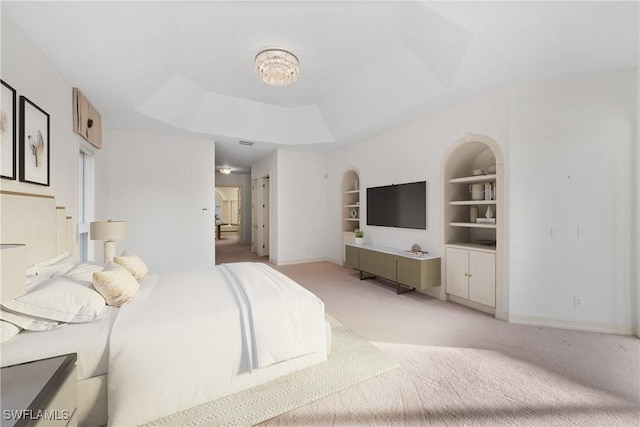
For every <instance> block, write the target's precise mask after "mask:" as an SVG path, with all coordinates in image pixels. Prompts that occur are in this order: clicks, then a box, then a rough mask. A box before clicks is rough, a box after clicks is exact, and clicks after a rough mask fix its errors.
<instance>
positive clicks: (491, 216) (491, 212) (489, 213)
mask: <svg viewBox="0 0 640 427" xmlns="http://www.w3.org/2000/svg"><path fill="white" fill-rule="evenodd" d="M484 217H485V218H493V210H492V209H491V206H487V213H486V214H485V215H484Z"/></svg>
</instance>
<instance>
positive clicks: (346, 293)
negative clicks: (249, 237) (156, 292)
mask: <svg viewBox="0 0 640 427" xmlns="http://www.w3.org/2000/svg"><path fill="white" fill-rule="evenodd" d="M216 251H217V256H218V257H219V259H224V262H232V261H234V260H237V261H241V260H255V256H253V257H254V258H252V255H251V254H250V252H249V250H248V248H246V247H245V248H243V247H241V246H239V245H235V246H234V245H233V242H228V243H226V245H224V244H223V245H221V246H220V247H218V245H216ZM277 269H278V270H280V271H282V272H283V273H285V274H287V275H288V276H290V277H292V278H293V279H294V280H296V281H297V282H298V283H300V284H301V285H303V286H304V287H306V288H307V289H309V290H311V291H312V292H314V293H315V294H316V295H318V296H319V297H320V298H321V299H322V300H323V301H324V302H325V307H326V310H327V312H328V313H330V314H331V315H333V316H334V317H335V318H336V319H338V320H339V321H340V322H342V323H343V324H344V325H346V326H347V327H349V328H350V329H352V330H354V331H355V332H356V333H357V334H358V335H360V336H361V337H363V338H364V339H366V340H369V341H370V342H372V343H373V344H374V345H376V346H377V347H378V348H379V349H381V350H382V351H384V352H385V353H387V354H389V355H390V356H392V357H394V358H395V359H396V360H397V361H398V362H399V363H400V366H401V367H400V368H399V369H396V370H394V371H392V372H390V373H388V374H385V375H382V376H380V377H377V378H374V379H371V380H369V381H367V382H365V383H362V384H358V385H356V386H353V387H350V388H349V389H346V390H344V391H342V392H339V393H336V394H333V395H331V396H328V397H326V398H324V399H320V400H318V401H315V402H313V403H310V404H309V405H306V406H303V407H300V408H298V409H295V410H293V411H290V412H288V413H286V414H283V415H281V416H279V417H277V418H274V419H271V420H268V421H266V422H264V423H263V425H265V426H311V425H313V426H342V425H374V426H404V425H438V426H457V425H470V426H475V425H479V426H483V425H487V426H489V425H491V426H493V425H518V426H565V425H567V426H571V425H573V426H634V427H637V426H640V340H638V339H637V338H634V337H628V336H618V335H609V334H600V333H591V332H581V331H571V330H564V329H554V328H544V327H536V326H525V325H516V324H511V323H507V322H503V321H499V320H496V319H494V318H493V317H492V316H489V315H486V314H484V313H480V312H477V311H475V310H471V309H468V308H466V307H463V306H460V305H457V304H454V303H451V302H445V301H440V300H437V299H434V298H430V297H428V296H426V295H423V294H420V293H417V292H412V293H409V294H405V295H400V296H398V295H396V294H395V292H394V291H393V287H391V286H390V285H388V284H386V283H384V282H378V281H371V280H366V281H360V280H359V279H358V275H357V274H356V273H355V272H354V271H353V270H351V269H349V268H345V267H341V266H338V265H335V264H332V263H327V262H320V263H312V264H301V265H290V266H282V267H277Z"/></svg>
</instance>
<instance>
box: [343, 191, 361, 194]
mask: <svg viewBox="0 0 640 427" xmlns="http://www.w3.org/2000/svg"><path fill="white" fill-rule="evenodd" d="M359 192H360V190H347V191H345V193H347V194H355V193H359Z"/></svg>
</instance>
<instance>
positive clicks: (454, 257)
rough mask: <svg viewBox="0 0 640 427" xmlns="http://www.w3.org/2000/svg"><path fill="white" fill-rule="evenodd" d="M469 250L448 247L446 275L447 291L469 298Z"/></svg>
mask: <svg viewBox="0 0 640 427" xmlns="http://www.w3.org/2000/svg"><path fill="white" fill-rule="evenodd" d="M468 258H469V251H466V250H464V249H457V248H447V260H446V267H445V268H446V270H445V271H446V275H447V284H446V288H447V293H448V294H451V295H455V296H457V297H461V298H469V280H468V264H469V263H468Z"/></svg>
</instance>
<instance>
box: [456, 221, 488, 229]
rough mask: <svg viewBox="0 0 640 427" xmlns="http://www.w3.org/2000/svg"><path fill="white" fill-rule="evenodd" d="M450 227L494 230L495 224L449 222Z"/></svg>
mask: <svg viewBox="0 0 640 427" xmlns="http://www.w3.org/2000/svg"><path fill="white" fill-rule="evenodd" d="M449 225H450V226H452V227H469V228H496V224H477V223H475V222H450V223H449Z"/></svg>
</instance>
